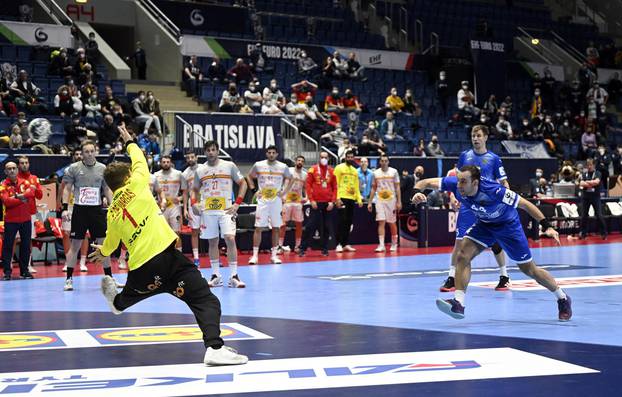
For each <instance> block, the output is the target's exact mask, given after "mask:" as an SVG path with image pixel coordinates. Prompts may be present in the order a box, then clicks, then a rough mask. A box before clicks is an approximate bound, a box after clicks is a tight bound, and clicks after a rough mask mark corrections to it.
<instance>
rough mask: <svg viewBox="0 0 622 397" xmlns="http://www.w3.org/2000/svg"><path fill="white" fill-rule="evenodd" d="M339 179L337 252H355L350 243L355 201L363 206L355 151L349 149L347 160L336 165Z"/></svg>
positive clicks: (336, 174) (336, 175) (336, 176)
mask: <svg viewBox="0 0 622 397" xmlns="http://www.w3.org/2000/svg"><path fill="white" fill-rule="evenodd" d="M335 178H336V180H337V203H336V204H337V208H338V211H337V212H338V213H339V227H338V229H337V247H336V248H335V252H343V251H348V252H354V251H356V249H355V248H354V247H352V246H351V245H350V244H348V240H349V239H350V233H351V230H350V229H351V228H352V218H353V217H354V202H355V201H356V202H357V203H358V206H359V207H362V206H363V199H362V197H361V191H360V190H359V173H358V170H357V169H356V162H355V161H354V152H352V151H351V150H348V151H347V152H346V155H345V162H344V163H341V164H339V165H338V166H337V167H335Z"/></svg>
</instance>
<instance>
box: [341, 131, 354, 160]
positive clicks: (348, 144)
mask: <svg viewBox="0 0 622 397" xmlns="http://www.w3.org/2000/svg"><path fill="white" fill-rule="evenodd" d="M348 152H351V153H354V155H355V156H356V155H357V154H358V150H357V147H356V138H355V137H353V136H349V137H347V138H346V139H344V140H343V143H342V144H341V146H339V148H338V149H337V157H338V158H339V161H343V160H344V159H345V157H346V153H348Z"/></svg>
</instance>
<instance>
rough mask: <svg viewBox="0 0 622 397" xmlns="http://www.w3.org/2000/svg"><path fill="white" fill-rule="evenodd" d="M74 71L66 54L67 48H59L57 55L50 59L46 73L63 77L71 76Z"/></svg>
mask: <svg viewBox="0 0 622 397" xmlns="http://www.w3.org/2000/svg"><path fill="white" fill-rule="evenodd" d="M73 73H74V69H73V65H72V64H71V62H70V61H69V57H68V56H67V50H66V49H65V48H61V49H60V51H59V52H58V54H57V55H55V56H53V57H52V58H51V59H50V64H49V65H48V74H50V75H57V76H58V77H62V78H65V77H67V76H71V75H73Z"/></svg>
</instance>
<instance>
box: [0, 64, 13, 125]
mask: <svg viewBox="0 0 622 397" xmlns="http://www.w3.org/2000/svg"><path fill="white" fill-rule="evenodd" d="M11 84H13V81H12V80H11V81H9V80H8V78H7V77H6V74H3V75H2V76H1V78H0V103H1V104H2V109H3V111H4V113H5V116H11V115H13V114H15V113H16V112H17V108H16V107H15V104H14V103H13V101H12V96H11V91H10V90H9V87H10V85H11Z"/></svg>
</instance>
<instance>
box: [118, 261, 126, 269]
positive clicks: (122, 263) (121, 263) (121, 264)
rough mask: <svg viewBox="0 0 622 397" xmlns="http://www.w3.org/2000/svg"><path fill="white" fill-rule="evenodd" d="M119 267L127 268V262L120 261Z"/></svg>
mask: <svg viewBox="0 0 622 397" xmlns="http://www.w3.org/2000/svg"><path fill="white" fill-rule="evenodd" d="M119 269H127V263H125V262H119Z"/></svg>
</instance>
